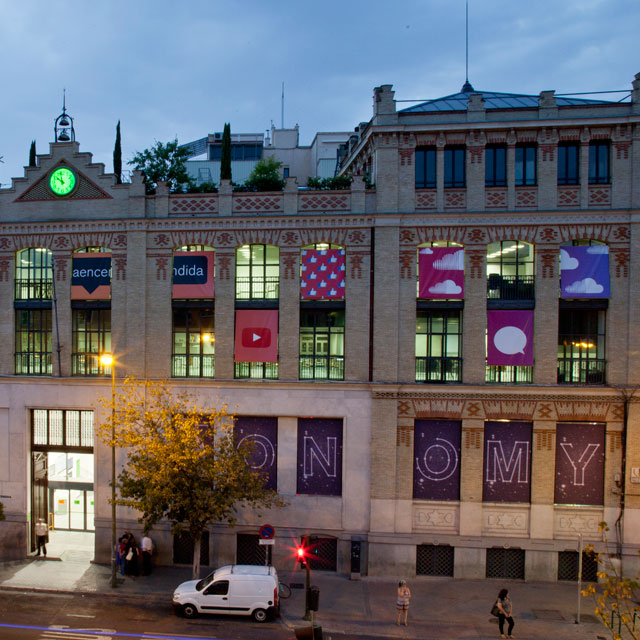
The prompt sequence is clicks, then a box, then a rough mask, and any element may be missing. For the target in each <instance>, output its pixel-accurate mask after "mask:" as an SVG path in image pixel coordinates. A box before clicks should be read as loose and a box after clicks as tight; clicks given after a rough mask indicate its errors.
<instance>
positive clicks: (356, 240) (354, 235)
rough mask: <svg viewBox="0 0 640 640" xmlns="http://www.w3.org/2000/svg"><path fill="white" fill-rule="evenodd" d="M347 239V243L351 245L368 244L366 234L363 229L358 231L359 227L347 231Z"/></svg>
mask: <svg viewBox="0 0 640 640" xmlns="http://www.w3.org/2000/svg"><path fill="white" fill-rule="evenodd" d="M347 240H348V241H349V244H353V245H360V246H363V245H366V244H369V236H368V234H367V233H365V232H364V231H360V230H359V229H356V230H354V231H349V233H347Z"/></svg>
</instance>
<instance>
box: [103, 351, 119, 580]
mask: <svg viewBox="0 0 640 640" xmlns="http://www.w3.org/2000/svg"><path fill="white" fill-rule="evenodd" d="M100 363H101V364H102V365H103V366H105V367H111V586H112V587H113V588H115V587H117V586H118V581H117V579H116V425H115V417H116V415H115V414H116V361H115V360H114V358H113V355H112V354H111V353H103V354H102V355H101V356H100Z"/></svg>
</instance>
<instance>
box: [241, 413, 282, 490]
mask: <svg viewBox="0 0 640 640" xmlns="http://www.w3.org/2000/svg"><path fill="white" fill-rule="evenodd" d="M233 429H234V432H233V433H234V436H235V439H236V442H237V443H238V444H240V443H241V442H249V443H250V444H251V445H252V452H251V457H250V459H249V460H248V462H249V465H250V466H251V468H252V469H257V470H258V471H261V472H262V473H264V474H265V475H266V478H267V481H266V484H265V486H266V488H267V489H273V490H274V491H275V490H277V488H278V418H263V417H254V416H238V417H237V418H236V422H235V425H234V427H233Z"/></svg>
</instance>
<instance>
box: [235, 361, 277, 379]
mask: <svg viewBox="0 0 640 640" xmlns="http://www.w3.org/2000/svg"><path fill="white" fill-rule="evenodd" d="M235 378H236V379H239V378H256V379H258V380H277V379H278V363H277V362H236V363H235Z"/></svg>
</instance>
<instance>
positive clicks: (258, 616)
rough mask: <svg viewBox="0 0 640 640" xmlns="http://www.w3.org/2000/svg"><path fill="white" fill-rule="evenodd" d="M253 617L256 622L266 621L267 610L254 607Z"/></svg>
mask: <svg viewBox="0 0 640 640" xmlns="http://www.w3.org/2000/svg"><path fill="white" fill-rule="evenodd" d="M253 619H254V620H255V621H256V622H266V621H267V612H266V611H265V610H264V609H256V610H255V611H254V612H253Z"/></svg>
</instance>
